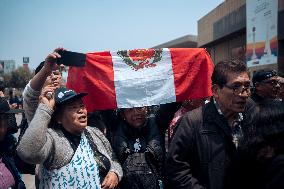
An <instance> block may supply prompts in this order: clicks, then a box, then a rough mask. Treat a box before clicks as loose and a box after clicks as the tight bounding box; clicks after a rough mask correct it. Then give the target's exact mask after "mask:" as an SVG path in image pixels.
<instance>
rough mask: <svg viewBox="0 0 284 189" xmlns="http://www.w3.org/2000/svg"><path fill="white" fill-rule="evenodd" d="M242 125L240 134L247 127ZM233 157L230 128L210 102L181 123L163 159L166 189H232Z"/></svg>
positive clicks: (247, 124)
mask: <svg viewBox="0 0 284 189" xmlns="http://www.w3.org/2000/svg"><path fill="white" fill-rule="evenodd" d="M250 103H251V102H250ZM250 105H251V106H252V104H250ZM244 120H248V118H247V116H246V114H244ZM241 125H242V130H243V133H246V130H247V129H249V128H250V123H248V122H246V121H243V122H242V123H241ZM236 154H237V149H236V147H235V145H234V143H233V142H232V134H231V128H230V127H229V125H228V122H227V120H226V119H225V117H224V116H223V115H220V114H219V113H218V111H217V109H216V107H215V105H214V102H213V101H212V100H211V101H210V102H209V103H208V104H206V105H205V106H203V107H200V108H198V109H196V110H193V111H191V112H189V113H187V114H186V115H185V116H184V117H183V118H182V119H181V120H180V122H179V126H178V129H177V131H176V133H175V135H174V137H173V140H172V142H171V145H170V148H169V153H168V157H167V160H166V179H165V180H166V181H167V188H170V189H174V188H178V189H182V188H187V189H188V188H210V189H222V188H234V187H233V186H234V183H233V182H232V179H231V178H232V177H233V173H234V175H238V174H237V173H235V172H234V166H233V165H234V163H233V162H234V160H235V158H236Z"/></svg>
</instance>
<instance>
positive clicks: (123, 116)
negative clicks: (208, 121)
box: [119, 110, 125, 120]
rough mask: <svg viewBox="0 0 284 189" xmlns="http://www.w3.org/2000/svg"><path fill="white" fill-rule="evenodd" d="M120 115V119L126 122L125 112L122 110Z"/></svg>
mask: <svg viewBox="0 0 284 189" xmlns="http://www.w3.org/2000/svg"><path fill="white" fill-rule="evenodd" d="M119 114H120V117H121V118H122V119H123V120H125V115H124V111H123V110H121V111H120V112H119Z"/></svg>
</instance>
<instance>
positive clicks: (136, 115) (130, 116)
mask: <svg viewBox="0 0 284 189" xmlns="http://www.w3.org/2000/svg"><path fill="white" fill-rule="evenodd" d="M146 116H147V107H140V108H125V109H124V110H123V117H124V119H125V121H126V122H127V123H128V124H129V125H130V126H131V127H135V128H138V127H141V126H142V125H143V124H144V123H145V121H146Z"/></svg>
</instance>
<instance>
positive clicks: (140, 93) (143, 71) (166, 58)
mask: <svg viewBox="0 0 284 189" xmlns="http://www.w3.org/2000/svg"><path fill="white" fill-rule="evenodd" d="M213 67H214V65H213V63H212V60H211V59H210V56H209V55H208V53H207V52H206V50H205V49H203V48H169V49H167V48H164V49H136V50H128V51H126V50H125V51H116V52H109V51H106V52H94V53H87V54H86V56H85V64H84V65H83V67H73V66H72V67H70V68H69V71H68V78H67V87H68V88H70V89H73V90H75V91H76V92H87V93H88V96H86V97H85V99H84V102H85V104H86V106H87V109H88V111H93V110H105V109H116V108H131V107H141V106H151V105H158V104H165V103H170V102H180V101H183V100H186V99H196V98H204V97H209V96H211V95H212V92H211V75H212V72H213Z"/></svg>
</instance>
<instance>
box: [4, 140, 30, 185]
mask: <svg viewBox="0 0 284 189" xmlns="http://www.w3.org/2000/svg"><path fill="white" fill-rule="evenodd" d="M15 144H16V141H15V138H14V137H13V135H7V136H6V137H5V139H4V140H3V141H2V142H0V157H1V158H2V162H3V163H4V164H5V166H6V167H7V169H8V170H9V171H10V172H11V174H12V175H13V177H14V180H15V184H16V185H15V188H17V189H25V188H26V187H25V184H24V182H23V181H22V179H21V176H20V172H19V171H18V169H17V166H16V163H17V162H15Z"/></svg>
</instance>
